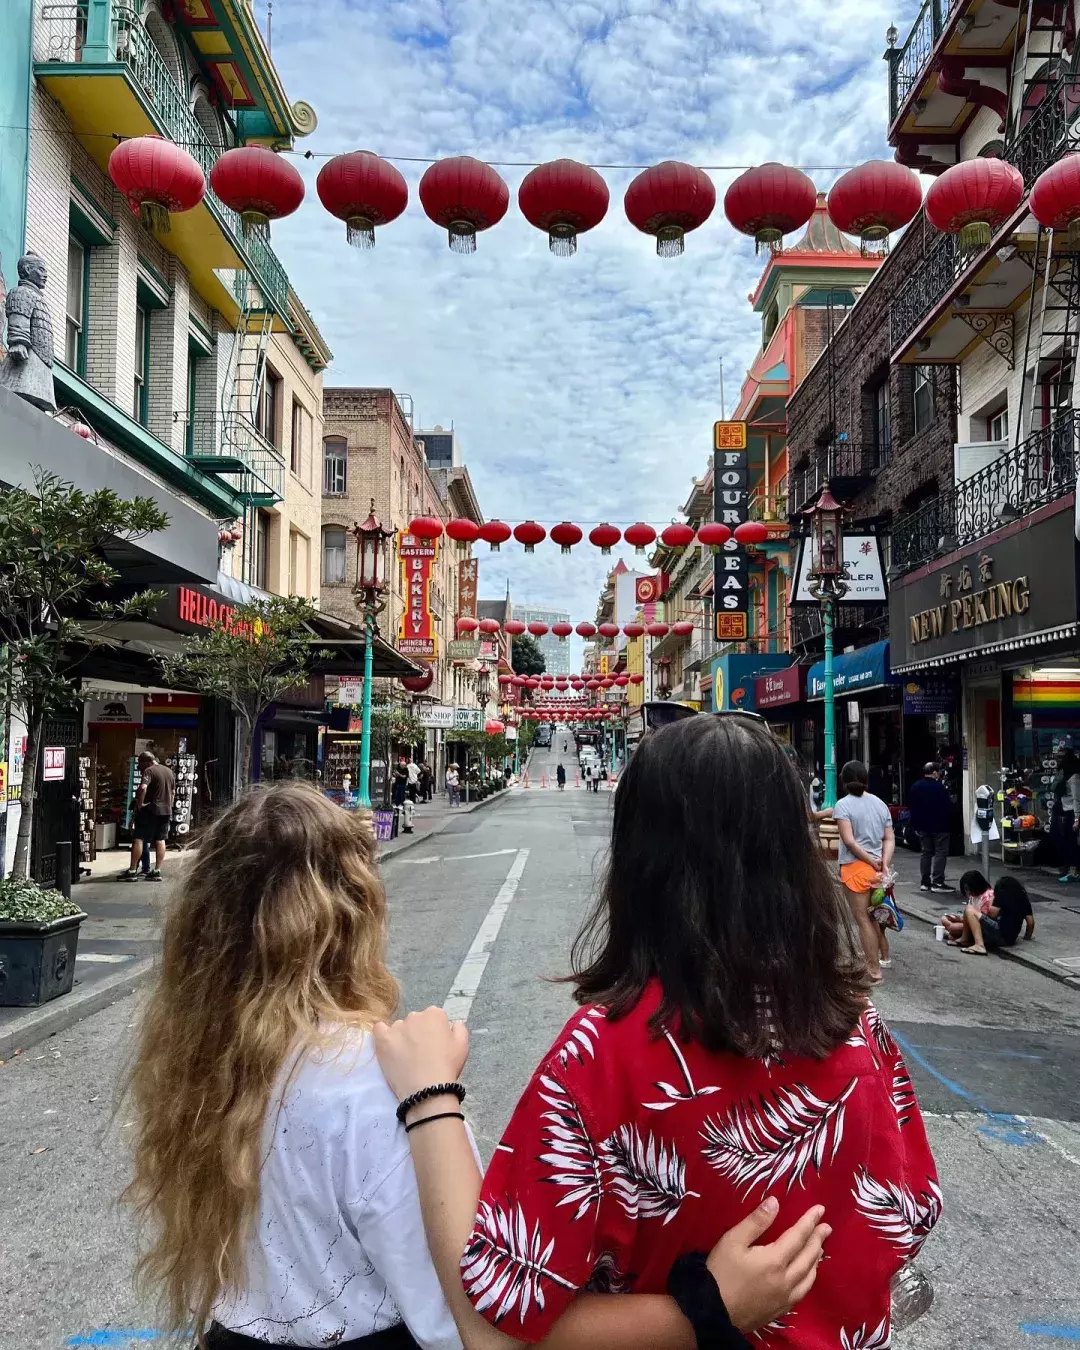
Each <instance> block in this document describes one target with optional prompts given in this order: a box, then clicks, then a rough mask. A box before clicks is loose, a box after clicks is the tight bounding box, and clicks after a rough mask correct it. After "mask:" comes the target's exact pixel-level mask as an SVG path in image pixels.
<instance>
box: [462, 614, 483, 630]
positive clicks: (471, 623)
mask: <svg viewBox="0 0 1080 1350" xmlns="http://www.w3.org/2000/svg"><path fill="white" fill-rule="evenodd" d="M479 627H480V625H479V623H478V622H477V620H476V619H470V618H469V617H468V616H466V617H465V618H463V619H458V621H457V630H458V632H459V633H475V632H476V630H477V629H478V628H479Z"/></svg>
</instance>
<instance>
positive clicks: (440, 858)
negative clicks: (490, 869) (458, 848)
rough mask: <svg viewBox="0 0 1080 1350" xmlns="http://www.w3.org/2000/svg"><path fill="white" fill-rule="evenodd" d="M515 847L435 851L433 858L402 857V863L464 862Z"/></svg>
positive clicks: (508, 850)
mask: <svg viewBox="0 0 1080 1350" xmlns="http://www.w3.org/2000/svg"><path fill="white" fill-rule="evenodd" d="M516 852H517V849H516V848H497V849H494V850H493V851H492V852H491V853H447V854H446V855H445V856H444V855H443V854H441V853H437V854H436V855H435V856H434V857H433V858H402V860H401V861H402V863H403V864H407V863H411V864H412V865H413V867H426V866H427V865H428V863H437V862H465V861H466V860H467V859H469V858H501V857H503V855H504V854H507V853H516Z"/></svg>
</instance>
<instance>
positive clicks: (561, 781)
mask: <svg viewBox="0 0 1080 1350" xmlns="http://www.w3.org/2000/svg"><path fill="white" fill-rule="evenodd" d="M555 781H556V782H557V783H558V785H559V791H560V792H562V790H563V789H564V788H565V787H566V770H565V768H564V767H563V766H562V764H560V765H559V767H558V768H557V769H556V770H555Z"/></svg>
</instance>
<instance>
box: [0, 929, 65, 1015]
mask: <svg viewBox="0 0 1080 1350" xmlns="http://www.w3.org/2000/svg"><path fill="white" fill-rule="evenodd" d="M85 918H86V915H85V914H70V915H68V916H67V918H64V919H54V920H53V922H52V923H14V922H12V921H11V920H10V919H0V1008H34V1007H37V1005H38V1004H39V1003H48V1002H49V1000H50V999H54V998H59V997H60V995H61V994H68V993H70V992H71V985H72V982H73V981H74V979H75V952H76V949H77V948H78V945H79V925H80V924H81V923H82V921H83V919H85Z"/></svg>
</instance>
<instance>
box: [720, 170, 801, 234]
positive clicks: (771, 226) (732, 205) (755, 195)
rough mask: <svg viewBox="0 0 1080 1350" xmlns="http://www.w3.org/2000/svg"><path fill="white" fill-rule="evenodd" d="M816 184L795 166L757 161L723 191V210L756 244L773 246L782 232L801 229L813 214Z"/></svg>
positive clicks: (739, 229) (732, 222)
mask: <svg viewBox="0 0 1080 1350" xmlns="http://www.w3.org/2000/svg"><path fill="white" fill-rule="evenodd" d="M816 205H817V188H815V187H814V184H813V183H812V182H811V181H810V179H809V178H807V176H806V174H804V173H803V172H802V171H801V170H799V169H791V168H788V166H787V165H786V164H759V165H757V167H756V168H753V169H747V170H746V172H745V173H741V174H740V175H739V176H738V178H736V179H735V181H734V182H733V183H732V184H731V186H730V187H729V188H728V190H727V192H726V193H725V194H724V214H725V215H726V216H727V218H728V220H729V221H730V223H731V224H732V225H733V226H734V227H735V229H737V230H738V231H739V232H740V233H741V234H750V235H753V237H754V239H755V241H756V243H757V247H758V248H759V249H760V248H761V246H762V244H768V245H769V246H770V247H771V248H775V247H776V246H777V245H779V244H780V243H782V241H783V238H784V235H785V234H791V233H792V232H793V231H794V230H801V229H802V227H803V226H804V225H805V224H806V223H807V221H808V220H809V219H810V217H811V216H812V215H813V214H814V207H815V206H816Z"/></svg>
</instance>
